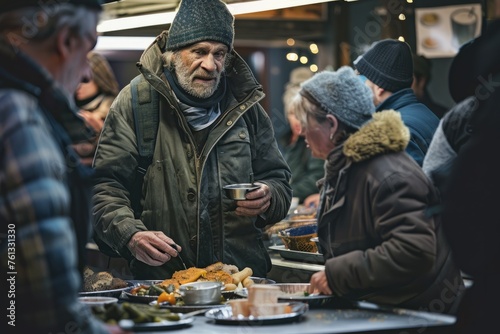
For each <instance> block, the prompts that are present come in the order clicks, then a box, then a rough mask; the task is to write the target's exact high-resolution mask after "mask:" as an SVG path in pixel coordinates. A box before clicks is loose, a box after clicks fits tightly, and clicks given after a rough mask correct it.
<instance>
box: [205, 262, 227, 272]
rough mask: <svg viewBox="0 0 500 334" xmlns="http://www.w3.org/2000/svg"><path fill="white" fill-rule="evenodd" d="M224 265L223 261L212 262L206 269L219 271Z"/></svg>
mask: <svg viewBox="0 0 500 334" xmlns="http://www.w3.org/2000/svg"><path fill="white" fill-rule="evenodd" d="M223 267H224V263H222V262H216V263H214V264H211V265H209V266H208V267H206V268H205V270H206V271H207V272H210V271H219V270H222V268H223Z"/></svg>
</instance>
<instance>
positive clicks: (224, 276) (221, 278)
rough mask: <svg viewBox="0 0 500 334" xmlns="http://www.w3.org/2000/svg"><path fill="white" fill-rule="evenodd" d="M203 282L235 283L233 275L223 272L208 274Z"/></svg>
mask: <svg viewBox="0 0 500 334" xmlns="http://www.w3.org/2000/svg"><path fill="white" fill-rule="evenodd" d="M203 280H204V281H211V282H221V283H223V284H229V283H233V278H232V277H231V275H230V274H228V273H226V272H225V271H223V270H218V271H210V272H208V273H207V275H206V276H205V278H204V279H203Z"/></svg>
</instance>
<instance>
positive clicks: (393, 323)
mask: <svg viewBox="0 0 500 334" xmlns="http://www.w3.org/2000/svg"><path fill="white" fill-rule="evenodd" d="M365 304H366V305H364V306H363V305H360V306H359V307H360V308H357V309H311V310H309V311H308V312H306V313H305V314H304V315H303V316H302V317H300V318H299V319H298V321H296V322H291V323H285V324H270V325H260V324H258V323H255V322H252V324H251V325H245V324H244V323H243V324H241V323H239V324H237V325H227V324H217V323H215V321H214V320H213V319H209V318H207V317H205V316H203V315H198V316H195V319H194V321H193V322H192V323H191V324H189V325H187V326H186V327H183V328H180V329H175V330H168V331H165V332H168V333H188V332H189V333H197V334H205V333H206V334H208V333H210V334H212V333H217V334H226V333H227V334H235V333H249V334H264V333H274V332H278V333H286V334H307V333H315V334H321V333H399V334H410V333H426V334H427V333H447V332H448V331H449V330H450V328H451V326H452V325H453V324H454V323H455V320H456V319H455V317H453V316H448V315H442V314H435V313H426V312H418V311H411V310H402V309H379V308H378V306H375V305H374V304H368V303H365ZM141 332H142V331H141ZM160 332H162V331H154V333H160ZM151 333H153V332H151Z"/></svg>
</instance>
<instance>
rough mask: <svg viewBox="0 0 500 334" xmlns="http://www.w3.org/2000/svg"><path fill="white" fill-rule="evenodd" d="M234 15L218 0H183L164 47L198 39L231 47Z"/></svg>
mask: <svg viewBox="0 0 500 334" xmlns="http://www.w3.org/2000/svg"><path fill="white" fill-rule="evenodd" d="M233 40H234V17H233V15H232V14H231V12H229V10H228V9H227V7H226V4H225V3H223V2H222V1H220V0H182V2H181V5H180V7H179V11H178V12H177V14H175V18H174V21H173V22H172V25H171V26H170V29H169V31H168V38H167V50H170V51H171V50H177V49H180V48H183V47H185V46H188V45H191V44H194V43H198V42H201V41H217V42H221V43H224V44H226V45H227V47H228V48H229V51H231V50H232V48H233Z"/></svg>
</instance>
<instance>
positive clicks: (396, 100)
mask: <svg viewBox="0 0 500 334" xmlns="http://www.w3.org/2000/svg"><path fill="white" fill-rule="evenodd" d="M354 66H355V68H356V70H357V72H358V73H359V74H360V75H361V76H362V78H366V81H365V83H366V85H367V86H368V87H370V89H371V90H372V92H373V102H374V104H375V107H376V111H382V110H387V109H394V110H396V111H399V112H400V113H401V117H402V119H403V122H404V124H405V125H406V126H407V127H408V128H409V129H410V136H411V137H410V143H409V144H408V147H407V148H406V152H407V153H408V154H409V155H410V156H412V157H413V159H414V160H415V161H416V162H417V163H418V164H419V165H420V166H422V163H423V160H424V157H425V154H426V153H427V149H428V148H429V144H430V142H431V140H432V136H433V135H434V132H435V131H436V128H437V126H438V123H439V119H438V118H437V117H436V115H435V114H434V113H433V112H432V111H431V110H430V109H429V108H427V107H426V106H425V105H424V104H422V103H419V102H418V100H417V97H416V96H415V94H414V92H413V90H412V89H411V85H412V82H413V58H412V52H411V48H410V46H409V45H408V44H407V43H405V42H401V41H398V40H393V39H384V40H381V41H378V42H375V43H374V44H373V45H372V46H371V48H370V49H368V51H366V52H365V54H363V55H362V56H359V57H358V59H356V60H355V61H354Z"/></svg>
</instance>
